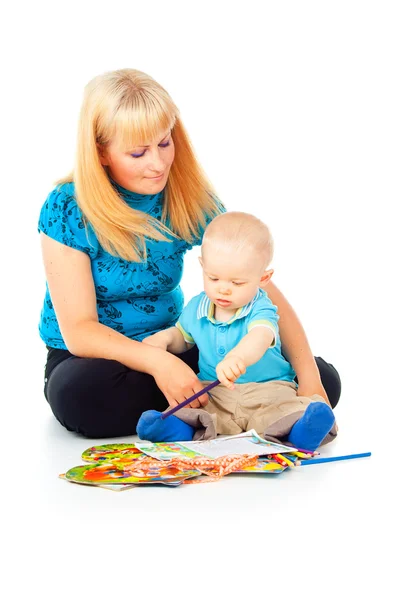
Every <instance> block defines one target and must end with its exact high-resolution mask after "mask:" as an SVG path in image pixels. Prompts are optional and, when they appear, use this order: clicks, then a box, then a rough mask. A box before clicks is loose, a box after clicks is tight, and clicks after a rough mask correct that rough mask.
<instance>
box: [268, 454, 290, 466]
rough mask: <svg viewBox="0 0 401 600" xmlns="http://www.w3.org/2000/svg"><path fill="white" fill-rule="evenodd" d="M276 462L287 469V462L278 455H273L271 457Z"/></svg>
mask: <svg viewBox="0 0 401 600" xmlns="http://www.w3.org/2000/svg"><path fill="white" fill-rule="evenodd" d="M270 456H271V457H272V458H273V459H274V460H275V461H276V462H278V464H279V465H281V466H282V467H287V466H288V465H287V463H286V462H285V460H282V459H281V458H280V457H279V455H278V454H271V455H270Z"/></svg>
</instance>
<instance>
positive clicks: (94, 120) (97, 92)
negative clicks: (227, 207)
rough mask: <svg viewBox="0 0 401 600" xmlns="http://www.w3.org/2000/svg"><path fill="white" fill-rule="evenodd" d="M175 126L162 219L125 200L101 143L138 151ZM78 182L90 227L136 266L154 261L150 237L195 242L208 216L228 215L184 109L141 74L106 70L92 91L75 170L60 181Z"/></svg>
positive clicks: (112, 250)
mask: <svg viewBox="0 0 401 600" xmlns="http://www.w3.org/2000/svg"><path fill="white" fill-rule="evenodd" d="M169 129H171V135H172V138H173V141H174V145H175V158H174V161H173V163H172V165H171V168H170V173H169V177H168V181H167V185H166V188H165V190H164V204H163V214H162V219H161V222H159V221H157V219H155V218H153V217H150V216H149V215H147V214H145V213H143V212H142V211H138V210H134V209H132V208H130V207H129V206H128V204H127V203H126V202H124V201H123V200H122V199H121V197H120V196H119V194H118V193H117V191H116V189H115V188H114V187H113V185H112V183H111V181H110V179H109V177H108V175H107V171H106V169H105V167H104V166H103V165H102V164H101V162H100V156H99V151H98V146H99V147H107V144H109V143H110V142H111V140H112V139H116V140H117V141H118V144H119V146H120V147H121V148H122V149H127V148H133V147H135V146H140V145H144V144H146V143H147V141H148V140H153V139H155V138H156V137H157V136H158V135H160V133H161V132H164V131H167V130H169ZM71 181H73V182H74V183H75V194H76V201H77V203H78V206H79V207H80V209H81V211H82V213H83V216H84V221H85V225H87V224H88V223H90V224H91V226H92V227H93V229H94V231H95V233H96V236H97V238H98V240H99V242H100V244H101V246H102V247H103V248H104V249H105V250H106V251H107V252H109V253H110V254H113V255H115V256H119V257H121V258H124V259H126V260H130V261H135V262H138V261H141V260H146V245H145V241H146V238H151V239H156V240H166V239H171V235H173V236H178V237H180V238H182V239H184V240H186V241H187V242H189V243H190V242H191V241H193V240H194V239H195V238H196V237H198V235H199V232H200V230H202V229H203V228H204V226H205V224H206V217H207V216H209V217H211V216H213V215H216V214H218V213H219V212H221V210H220V209H219V207H218V204H217V200H216V194H215V191H214V189H213V187H212V185H211V183H210V182H209V180H208V178H207V177H206V175H205V173H204V172H203V170H202V168H201V166H200V165H199V163H198V161H197V159H196V156H195V153H194V151H193V148H192V146H191V142H190V140H189V137H188V135H187V133H186V131H185V128H184V126H183V124H182V122H181V119H180V118H179V111H178V108H177V107H176V106H175V104H174V102H173V101H172V99H171V97H170V96H169V94H168V93H167V92H166V90H165V89H164V88H163V87H162V86H161V85H159V84H158V83H157V82H156V81H155V80H154V79H152V78H151V77H150V76H149V75H146V74H145V73H142V72H141V71H136V70H134V69H121V70H118V71H111V72H108V73H104V74H103V75H99V76H98V77H95V78H94V79H92V80H91V81H90V82H89V83H88V84H87V86H86V87H85V93H84V99H83V104H82V108H81V112H80V118H79V125H78V139H77V151H76V158H75V166H74V170H73V172H72V173H71V174H70V175H69V176H68V177H65V178H63V179H61V180H59V181H57V184H63V183H67V182H71ZM167 219H168V225H169V227H168V226H167Z"/></svg>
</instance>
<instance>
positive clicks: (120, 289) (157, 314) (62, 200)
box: [38, 182, 210, 349]
mask: <svg viewBox="0 0 401 600" xmlns="http://www.w3.org/2000/svg"><path fill="white" fill-rule="evenodd" d="M113 185H114V186H115V188H116V189H117V191H118V192H119V194H120V196H121V198H122V199H123V200H124V201H125V202H127V204H128V205H129V206H131V207H132V208H135V209H137V210H141V211H143V212H146V213H147V214H149V215H151V216H152V217H155V218H156V219H158V220H160V219H161V214H162V205H163V192H159V193H158V194H155V195H146V196H145V195H142V194H136V193H134V192H130V191H128V190H126V189H125V188H122V187H121V186H119V185H117V184H116V183H115V182H113ZM74 191H75V188H74V184H73V183H65V184H63V185H61V186H58V187H57V188H55V189H54V190H53V191H52V192H51V193H50V194H49V196H48V198H47V200H46V201H45V203H44V205H43V207H42V210H41V213H40V217H39V225H38V231H43V232H44V233H45V234H46V235H48V236H49V237H51V238H53V239H54V240H57V241H58V242H61V243H62V244H65V245H66V246H70V247H71V248H75V249H77V250H80V251H82V252H85V253H86V254H88V256H89V257H90V260H91V266H92V275H93V279H94V283H95V290H96V298H97V311H98V316H99V322H100V323H103V324H104V325H107V326H109V327H112V328H113V329H115V330H116V331H119V332H120V333H122V334H124V335H126V336H127V337H129V338H131V339H135V340H142V339H143V338H144V337H146V336H148V335H151V334H152V333H155V332H157V331H160V330H161V329H165V328H167V327H172V326H173V325H174V324H175V323H176V321H177V319H178V317H179V316H180V314H181V312H182V309H183V305H184V296H183V292H182V290H181V287H180V281H181V278H182V271H183V256H184V254H185V252H186V251H187V250H188V249H190V248H192V246H196V245H199V244H200V243H201V240H202V236H203V231H200V232H199V237H198V239H196V240H194V241H193V243H192V244H189V243H187V242H185V241H183V240H180V239H174V238H171V241H166V242H164V241H156V240H147V242H146V248H147V253H148V258H147V261H146V262H141V263H136V262H130V261H127V260H124V259H122V258H117V257H115V256H112V255H111V254H109V253H108V252H106V251H105V250H104V249H103V248H102V247H101V246H100V244H99V241H98V240H97V237H96V235H95V233H94V231H93V229H92V228H91V226H90V225H88V226H87V228H86V229H85V226H84V223H83V221H82V213H81V210H80V209H79V207H78V205H77V203H76V200H75V197H74ZM209 220H210V219H209ZM39 333H40V336H41V338H42V340H43V341H44V342H45V344H46V345H47V346H50V347H52V348H63V349H67V346H66V345H65V343H64V340H63V337H62V335H61V333H60V328H59V325H58V322H57V317H56V314H55V311H54V308H53V304H52V301H51V298H50V294H49V289H48V286H47V284H46V295H45V300H44V304H43V308H42V312H41V316H40V323H39Z"/></svg>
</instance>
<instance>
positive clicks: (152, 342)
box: [142, 331, 169, 350]
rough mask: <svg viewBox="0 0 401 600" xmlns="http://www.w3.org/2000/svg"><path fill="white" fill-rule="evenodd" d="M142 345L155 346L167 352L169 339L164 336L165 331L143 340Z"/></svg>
mask: <svg viewBox="0 0 401 600" xmlns="http://www.w3.org/2000/svg"><path fill="white" fill-rule="evenodd" d="M142 343H143V344H148V346H154V347H155V348H161V349H162V350H167V346H168V344H169V339H168V337H167V336H166V335H165V334H164V331H158V332H157V333H154V334H153V335H148V337H146V338H144V339H143V340H142Z"/></svg>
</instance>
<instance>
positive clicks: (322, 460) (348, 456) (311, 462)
mask: <svg viewBox="0 0 401 600" xmlns="http://www.w3.org/2000/svg"><path fill="white" fill-rule="evenodd" d="M371 455H372V453H371V452H363V453H362V454H346V455H345V456H326V457H325V458H309V459H308V460H300V461H299V462H298V464H300V465H302V466H304V465H317V464H319V463H326V462H334V461H336V460H349V459H351V458H365V457H366V456H371Z"/></svg>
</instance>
